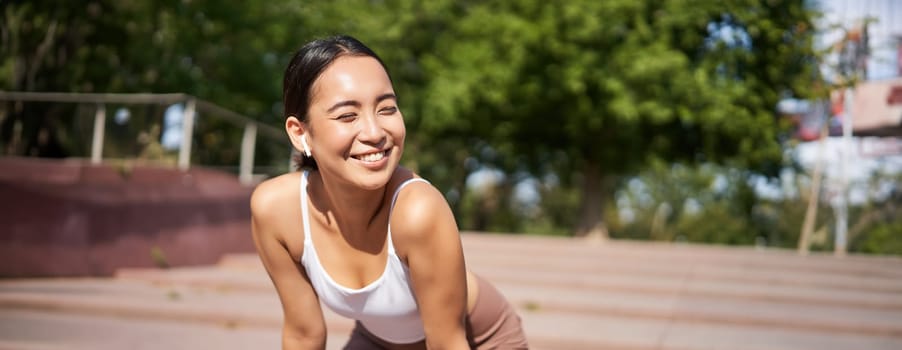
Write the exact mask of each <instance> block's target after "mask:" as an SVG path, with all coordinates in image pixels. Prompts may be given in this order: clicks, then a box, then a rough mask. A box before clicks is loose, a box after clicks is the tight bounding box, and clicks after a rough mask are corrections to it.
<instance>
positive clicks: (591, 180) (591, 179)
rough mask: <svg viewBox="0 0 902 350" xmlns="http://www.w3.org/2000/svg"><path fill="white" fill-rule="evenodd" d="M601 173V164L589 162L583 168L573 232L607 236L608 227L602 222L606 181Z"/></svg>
mask: <svg viewBox="0 0 902 350" xmlns="http://www.w3.org/2000/svg"><path fill="white" fill-rule="evenodd" d="M604 180H605V178H604V176H603V175H602V174H601V166H600V165H599V164H598V163H596V162H589V163H587V164H586V167H585V168H583V183H582V189H583V190H582V197H581V198H580V206H579V207H580V208H579V219H578V221H577V224H576V230H575V232H574V234H575V235H576V236H577V237H586V238H592V239H598V240H605V239H607V238H608V228H607V226H606V225H605V223H604V204H605V199H606V198H607V194H608V193H607V192H608V191H607V190H608V188H607V187H608V186H606V185H607V181H604Z"/></svg>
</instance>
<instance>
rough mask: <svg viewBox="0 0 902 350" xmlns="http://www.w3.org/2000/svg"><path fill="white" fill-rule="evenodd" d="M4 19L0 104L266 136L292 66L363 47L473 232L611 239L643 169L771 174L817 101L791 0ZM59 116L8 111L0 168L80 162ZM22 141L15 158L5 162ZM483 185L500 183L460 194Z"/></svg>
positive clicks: (234, 9)
mask: <svg viewBox="0 0 902 350" xmlns="http://www.w3.org/2000/svg"><path fill="white" fill-rule="evenodd" d="M0 12H2V16H3V20H2V21H0V31H2V38H0V40H2V47H0V89H3V90H26V91H71V92H157V93H163V92H184V93H188V94H192V95H196V96H199V97H201V98H203V99H206V100H210V101H212V102H214V103H217V104H220V105H222V106H224V107H226V108H229V109H232V110H235V111H237V112H239V113H242V114H245V115H249V116H252V117H254V118H257V119H259V120H261V121H264V122H266V123H269V124H271V125H273V126H276V127H280V126H281V124H282V122H283V116H282V115H281V103H280V100H281V76H282V72H283V69H284V66H285V64H286V63H287V61H288V59H289V58H290V57H291V55H292V54H293V52H294V50H296V49H297V48H298V47H299V46H300V45H301V44H302V43H304V42H306V41H308V40H310V39H312V38H314V37H320V36H325V35H332V34H337V33H347V34H351V35H354V36H356V37H358V38H360V39H361V40H363V41H364V42H366V43H367V44H368V45H370V46H371V47H372V48H373V49H375V51H376V52H378V53H379V54H380V56H382V58H383V60H384V61H385V62H386V64H387V66H388V67H389V70H390V73H391V75H392V78H393V82H394V84H395V88H396V89H397V91H398V94H399V97H400V105H401V109H402V111H403V112H404V115H405V118H406V123H407V127H408V135H409V137H408V141H407V151H406V154H405V158H404V162H405V165H407V166H409V167H412V168H414V169H415V170H417V171H419V172H420V173H421V174H423V175H424V176H425V177H427V178H429V179H430V180H431V181H432V182H433V183H435V184H436V185H437V186H438V187H439V188H440V189H442V190H443V191H444V192H445V194H446V195H447V197H448V199H449V201H450V202H451V203H452V205H454V207H455V213H456V214H457V215H458V219H459V221H460V222H461V223H462V224H463V225H464V226H468V225H470V228H481V229H497V230H513V231H521V230H522V231H529V230H545V228H547V231H548V232H561V231H572V232H576V233H579V234H584V233H587V232H591V231H596V232H598V231H603V230H604V227H605V226H604V220H605V218H609V217H610V213H607V214H606V213H605V212H604V208H605V207H606V206H609V205H610V203H612V202H613V201H614V193H615V190H616V189H617V188H618V186H621V185H623V184H624V183H625V182H626V179H627V178H628V176H632V175H635V174H637V173H638V172H640V171H641V170H643V169H647V168H649V166H650V164H670V163H671V162H675V161H679V162H684V163H686V164H688V166H692V164H697V163H709V162H713V163H723V164H729V166H731V167H734V168H739V169H748V170H749V171H753V172H757V173H765V174H773V173H775V172H776V170H777V169H778V168H779V166H780V164H781V161H780V155H781V152H780V149H781V148H780V146H781V145H780V137H781V129H780V126H779V122H778V120H777V117H776V114H775V106H776V103H777V100H778V99H779V98H781V97H782V96H785V95H792V96H797V97H805V96H807V95H810V94H811V93H812V92H811V91H810V86H811V82H812V81H813V80H815V79H816V74H815V69H816V63H817V60H816V57H815V52H814V51H813V48H812V38H813V35H814V31H813V29H812V28H813V25H812V21H813V14H812V13H811V11H810V10H809V9H807V8H806V7H805V1H802V0H794V1H792V0H785V1H778V0H729V1H721V2H714V1H690V0H673V1H663V2H662V1H652V0H610V1H589V0H574V1H563V2H557V1H538V0H519V1H495V0H490V1H469V0H459V1H453V0H437V1H414V0H384V1H371V0H346V1H301V0H288V1H281V2H264V1H241V2H220V1H208V0H164V1H151V0H125V1H111V0H93V1H87V2H84V3H79V4H75V3H71V2H60V1H51V0H37V1H5V2H2V3H0ZM54 108H59V107H58V106H56V107H54V106H34V105H28V106H25V107H23V108H20V109H17V108H16V107H15V106H12V107H9V108H7V110H8V111H10V112H9V113H7V115H6V116H5V117H3V118H2V120H0V145H2V146H4V154H35V155H47V153H46V151H42V149H44V148H41V147H38V146H39V143H40V142H39V140H42V138H41V137H40V132H39V131H40V130H45V131H46V130H51V129H52V130H53V135H55V136H54V137H51V139H56V140H58V141H59V143H60V144H61V146H60V148H61V149H72V148H73V144H75V143H79V142H80V143H84V140H81V139H78V137H75V136H72V135H77V134H78V133H76V132H73V131H70V130H79V129H78V128H75V127H73V125H70V124H66V123H69V122H67V121H66V119H65V118H56V119H54V117H53V116H54V115H59V114H62V113H64V111H55V112H54V111H52V109H54ZM28 109H32V110H28ZM37 109H39V110H37ZM147 113H148V114H149V115H150V117H149V118H160V113H161V111H159V110H155V111H149V112H147ZM26 116H27V117H26ZM53 120H56V121H53ZM16 123H24V124H25V126H24V127H23V128H22V130H24V131H25V132H24V134H25V135H24V136H22V138H24V139H25V142H20V143H19V144H18V146H17V147H19V149H18V150H12V151H11V150H10V147H9V146H10V145H11V144H12V143H11V140H13V139H14V137H13V136H12V135H13V134H14V129H15V128H14V125H15V124H16ZM205 123H207V124H204V125H201V126H200V127H199V130H202V131H201V132H202V133H203V135H200V136H198V137H197V141H196V142H197V143H198V147H197V148H196V149H197V150H199V151H198V152H200V153H202V154H205V155H204V157H206V158H208V159H213V160H214V161H212V162H214V163H217V164H219V163H230V164H234V163H237V159H236V157H237V152H236V149H237V146H238V145H239V144H240V142H239V141H238V140H239V139H240V132H239V131H238V130H237V129H225V128H223V127H221V126H220V125H219V124H217V123H218V122H215V121H206V122H205ZM224 130H231V131H224ZM67 133H68V134H67ZM45 148H46V147H45ZM42 152H43V153H42ZM205 152H206V153H205ZM65 153H66V152H60V154H61V155H66V154H65ZM263 162H269V163H282V162H285V160H284V159H277V158H274V157H269V158H267V157H258V163H263ZM486 168H489V169H497V170H499V171H501V172H503V173H504V174H505V175H506V176H505V178H504V179H505V180H504V182H503V183H502V184H500V185H499V186H498V187H497V188H493V189H490V190H483V191H482V192H475V193H474V192H473V191H470V190H468V188H467V185H466V181H467V178H468V176H469V175H471V174H472V173H473V172H474V171H478V170H480V169H486ZM529 179H533V180H535V181H537V182H536V183H537V184H538V186H537V191H538V193H539V195H540V196H541V200H540V202H539V204H538V208H532V209H529V210H526V209H523V210H521V209H522V208H521V209H517V208H515V207H516V204H515V203H514V202H515V201H513V200H512V199H511V196H512V194H513V193H514V192H515V190H516V185H517V184H518V182H520V181H522V180H529ZM548 179H553V181H552V180H548ZM493 201H494V202H493ZM462 213H463V214H462ZM461 215H465V216H466V217H462V216H461ZM724 215H725V216H728V215H733V214H726V213H725V214H724ZM480 216H481V217H482V218H483V219H479V218H478V217H480ZM529 223H537V224H538V225H540V226H539V227H528V226H527V225H528V224H529ZM562 227H573V229H568V228H562Z"/></svg>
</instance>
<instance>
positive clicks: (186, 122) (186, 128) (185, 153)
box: [179, 98, 195, 170]
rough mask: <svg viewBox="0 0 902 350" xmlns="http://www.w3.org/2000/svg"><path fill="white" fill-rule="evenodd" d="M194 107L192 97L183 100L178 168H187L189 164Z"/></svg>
mask: <svg viewBox="0 0 902 350" xmlns="http://www.w3.org/2000/svg"><path fill="white" fill-rule="evenodd" d="M194 107H195V100H194V99H193V98H190V99H188V100H187V101H185V110H184V111H183V112H182V145H181V147H179V169H181V170H188V168H189V167H190V166H191V139H192V137H193V136H194V118H195V115H194Z"/></svg>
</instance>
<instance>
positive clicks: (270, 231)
mask: <svg viewBox="0 0 902 350" xmlns="http://www.w3.org/2000/svg"><path fill="white" fill-rule="evenodd" d="M274 185H277V184H273V183H267V182H264V183H263V184H261V185H260V186H258V188H257V189H256V190H254V194H253V195H252V196H251V230H252V232H253V238H254V245H255V246H256V248H257V253H258V254H259V255H260V260H261V261H262V262H263V266H264V267H265V268H266V272H267V273H268V274H269V277H270V279H271V280H272V282H273V285H274V286H275V288H276V292H277V293H278V295H279V299H280V300H281V303H282V311H283V313H284V320H285V321H284V322H285V323H284V327H283V333H282V346H283V349H323V348H325V340H326V329H325V321H324V319H323V314H322V310H321V309H320V305H319V299H318V298H317V296H316V292H315V291H314V290H313V287H312V286H311V285H310V281H309V279H308V278H307V275H306V272H305V271H304V269H303V268H302V267H301V265H300V264H299V263H298V262H297V261H296V260H295V259H294V258H293V257H292V255H291V253H290V252H289V249H288V247H287V244H286V241H285V240H284V239H283V238H284V237H285V235H286V234H296V233H295V232H292V231H293V230H292V228H293V225H288V224H286V223H287V222H290V221H292V220H287V219H286V218H291V217H293V216H292V214H291V213H290V209H291V208H294V206H291V205H285V203H284V202H285V198H284V197H286V196H285V195H280V193H279V191H278V186H274ZM287 197H291V196H287ZM295 198H296V196H295Z"/></svg>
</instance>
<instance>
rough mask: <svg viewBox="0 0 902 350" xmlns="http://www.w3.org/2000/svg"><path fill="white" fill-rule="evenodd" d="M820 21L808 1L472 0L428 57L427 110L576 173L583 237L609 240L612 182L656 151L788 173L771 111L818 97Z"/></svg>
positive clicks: (503, 160)
mask: <svg viewBox="0 0 902 350" xmlns="http://www.w3.org/2000/svg"><path fill="white" fill-rule="evenodd" d="M811 21H812V14H811V13H810V12H809V11H808V10H807V9H806V8H805V5H804V1H801V0H798V1H766V2H764V1H755V0H734V1H723V2H711V1H666V2H659V1H651V0H648V1H632V0H630V1H567V2H547V1H515V2H509V1H488V2H480V3H477V4H470V5H469V6H467V8H466V10H465V13H464V16H463V17H462V18H461V19H460V20H459V21H457V22H455V23H454V26H453V27H451V28H450V29H449V30H448V31H446V32H444V33H442V34H441V35H440V36H439V37H437V38H436V41H438V42H440V43H441V44H440V45H437V50H436V52H435V53H434V54H432V55H429V56H427V57H425V58H424V65H425V66H426V68H427V75H429V76H432V77H433V78H432V81H431V83H430V85H429V90H428V92H427V98H426V101H428V103H429V104H428V105H427V106H425V107H424V113H425V114H427V115H429V116H430V118H434V119H435V120H436V122H437V123H446V124H450V123H457V124H465V125H466V126H467V128H469V130H470V131H472V132H473V133H474V134H476V135H479V136H480V137H481V138H483V139H486V140H489V143H490V145H491V147H492V148H493V149H495V150H496V151H497V152H498V153H500V154H502V155H503V156H502V157H499V161H497V162H496V163H497V164H498V166H499V167H500V168H502V169H505V170H507V171H511V170H514V169H515V168H517V167H522V166H521V164H528V166H526V167H525V170H529V171H530V172H532V173H533V174H536V175H539V176H542V175H543V174H547V173H557V174H559V175H560V176H559V177H560V178H561V179H562V180H563V181H565V185H567V183H566V182H567V181H569V179H574V180H575V181H578V182H577V183H576V184H575V185H577V186H579V187H580V188H581V192H582V197H581V204H580V213H579V220H578V222H577V225H576V228H575V233H576V234H577V235H585V234H588V233H590V232H597V233H601V234H606V228H605V223H604V220H603V217H604V211H603V206H604V205H603V204H604V203H605V201H606V200H608V198H610V196H611V194H612V190H613V185H614V184H615V183H616V181H615V179H616V178H617V176H618V175H620V174H627V173H630V172H634V171H636V170H638V169H641V168H642V167H644V166H645V165H646V164H647V162H648V161H649V160H651V159H654V158H659V159H663V160H666V161H672V160H688V161H690V162H692V161H714V162H727V161H729V162H733V163H735V164H737V165H741V166H751V167H755V168H757V169H764V170H770V171H773V170H775V169H776V168H777V167H778V165H779V163H780V145H779V142H778V132H779V128H778V125H777V124H778V123H777V119H776V118H777V116H776V114H775V112H774V109H775V105H776V103H777V101H778V99H779V98H780V97H781V95H782V94H787V93H788V94H793V95H803V96H804V95H805V94H807V93H808V92H807V90H806V89H807V86H808V83H809V82H810V81H811V80H812V79H813V78H814V73H813V72H814V68H815V67H814V65H813V63H814V59H813V56H814V55H815V53H814V52H813V49H812V45H811V44H812V36H813V34H814V33H813V31H812V30H811V28H812V25H811ZM560 157H564V158H565V159H563V160H561V159H559V158H560ZM521 170H524V169H521ZM570 173H576V174H579V176H576V177H572V176H568V174H570Z"/></svg>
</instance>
